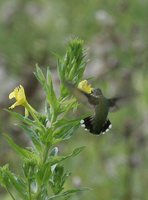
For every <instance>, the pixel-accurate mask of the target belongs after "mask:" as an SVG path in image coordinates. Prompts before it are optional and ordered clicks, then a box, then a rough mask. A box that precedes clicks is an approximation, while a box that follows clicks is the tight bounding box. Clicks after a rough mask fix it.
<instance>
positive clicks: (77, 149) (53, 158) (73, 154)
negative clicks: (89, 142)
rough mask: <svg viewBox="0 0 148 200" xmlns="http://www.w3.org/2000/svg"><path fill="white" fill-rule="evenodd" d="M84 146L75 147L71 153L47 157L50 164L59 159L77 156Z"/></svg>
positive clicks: (55, 162) (59, 160) (57, 161)
mask: <svg viewBox="0 0 148 200" xmlns="http://www.w3.org/2000/svg"><path fill="white" fill-rule="evenodd" d="M84 148H85V146H82V147H78V148H75V149H74V150H73V152H72V153H71V154H68V155H66V156H57V155H56V156H52V157H49V162H50V163H51V165H54V164H57V163H59V162H61V161H64V160H66V159H68V158H71V157H74V156H77V155H78V154H79V153H80V152H81V151H82V150H83V149H84Z"/></svg>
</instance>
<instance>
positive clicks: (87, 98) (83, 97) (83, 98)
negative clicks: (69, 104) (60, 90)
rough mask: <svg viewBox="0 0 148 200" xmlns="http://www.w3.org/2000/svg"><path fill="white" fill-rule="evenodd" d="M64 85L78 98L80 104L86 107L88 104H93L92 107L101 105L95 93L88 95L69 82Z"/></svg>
mask: <svg viewBox="0 0 148 200" xmlns="http://www.w3.org/2000/svg"><path fill="white" fill-rule="evenodd" d="M64 85H65V86H66V87H67V88H68V89H69V91H70V92H71V93H72V94H73V95H74V96H75V97H76V98H77V100H78V102H80V103H82V104H84V105H86V104H88V103H89V104H91V105H96V104H98V103H99V100H98V98H97V97H96V96H95V95H93V93H91V94H88V93H86V92H84V91H82V90H80V89H78V88H77V87H76V86H75V85H73V84H72V83H69V82H67V81H66V82H64Z"/></svg>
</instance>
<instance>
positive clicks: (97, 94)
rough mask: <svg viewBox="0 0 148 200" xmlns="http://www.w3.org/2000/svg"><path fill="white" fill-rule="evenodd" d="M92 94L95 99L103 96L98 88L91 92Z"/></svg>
mask: <svg viewBox="0 0 148 200" xmlns="http://www.w3.org/2000/svg"><path fill="white" fill-rule="evenodd" d="M92 94H93V95H94V96H96V97H101V96H103V94H102V91H101V89H99V88H97V89H94V90H93V92H92Z"/></svg>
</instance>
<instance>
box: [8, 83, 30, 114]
mask: <svg viewBox="0 0 148 200" xmlns="http://www.w3.org/2000/svg"><path fill="white" fill-rule="evenodd" d="M13 98H15V99H16V102H15V103H14V104H12V106H10V107H9V109H13V108H15V107H16V106H24V107H25V116H26V117H27V116H28V115H29V110H30V109H29V108H31V106H30V105H29V104H28V102H27V99H26V95H25V91H24V88H23V86H22V85H20V86H18V87H16V88H15V89H14V90H13V92H11V93H10V94H9V99H13Z"/></svg>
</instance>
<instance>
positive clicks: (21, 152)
mask: <svg viewBox="0 0 148 200" xmlns="http://www.w3.org/2000/svg"><path fill="white" fill-rule="evenodd" d="M3 135H4V137H5V139H6V140H7V142H8V144H9V145H10V146H11V147H12V148H13V149H14V150H15V151H16V152H17V153H18V154H19V155H20V156H21V157H22V158H27V159H30V158H31V157H32V156H33V153H32V152H30V151H28V150H26V149H23V148H21V147H20V146H18V145H17V144H15V143H14V142H13V140H12V139H11V138H10V137H9V136H8V135H6V134H3Z"/></svg>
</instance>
